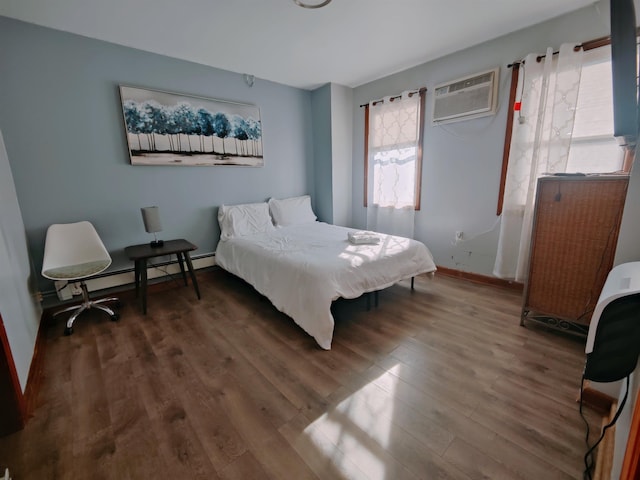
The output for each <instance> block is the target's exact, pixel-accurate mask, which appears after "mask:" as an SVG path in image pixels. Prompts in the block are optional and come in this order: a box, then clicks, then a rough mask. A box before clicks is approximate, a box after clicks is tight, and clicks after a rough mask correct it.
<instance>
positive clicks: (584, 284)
mask: <svg viewBox="0 0 640 480" xmlns="http://www.w3.org/2000/svg"><path fill="white" fill-rule="evenodd" d="M627 185H628V177H626V176H613V177H612V176H597V177H593V176H588V177H542V178H540V179H539V180H538V190H537V195H536V206H535V213H534V221H533V232H532V238H531V256H530V262H529V277H528V280H527V283H526V286H525V295H524V306H523V318H525V317H528V318H531V317H532V316H533V315H538V316H548V317H553V318H555V319H558V320H564V321H569V322H572V323H575V324H579V325H588V324H589V320H590V318H591V313H592V312H593V309H594V308H595V305H596V302H597V300H598V296H599V295H600V291H601V290H602V286H603V285H604V282H605V280H606V278H607V274H608V273H609V271H610V270H611V267H612V265H613V258H614V254H615V249H616V244H617V241H618V231H619V228H620V221H621V218H622V210H623V207H624V202H625V198H626V192H627Z"/></svg>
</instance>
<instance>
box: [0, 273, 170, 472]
mask: <svg viewBox="0 0 640 480" xmlns="http://www.w3.org/2000/svg"><path fill="white" fill-rule="evenodd" d="M148 266H149V267H151V268H155V269H157V270H160V271H161V272H162V273H164V274H165V275H166V276H168V277H169V278H170V279H171V280H173V281H174V282H175V284H176V285H180V282H179V281H178V279H177V278H176V277H175V276H174V275H172V274H171V273H170V272H169V270H168V269H167V266H166V265H160V264H154V263H151V262H149V264H148ZM0 480H1V479H0Z"/></svg>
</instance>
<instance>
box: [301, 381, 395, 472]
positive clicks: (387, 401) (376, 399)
mask: <svg viewBox="0 0 640 480" xmlns="http://www.w3.org/2000/svg"><path fill="white" fill-rule="evenodd" d="M394 378H396V382H397V381H398V379H397V377H394ZM391 381H393V380H391ZM387 387H390V388H392V385H390V384H389V383H387ZM389 391H390V392H391V390H389ZM394 403H395V402H394V400H393V396H392V395H389V394H388V393H387V394H385V392H383V391H381V390H380V388H378V387H377V386H375V385H374V384H373V382H371V383H369V384H368V385H366V386H364V387H363V388H361V389H360V390H358V391H357V392H355V393H353V394H352V395H350V396H349V397H347V398H346V399H344V400H343V401H341V402H340V403H339V404H338V405H337V406H336V407H335V408H333V409H332V410H331V411H329V412H328V413H325V414H324V415H322V416H321V417H320V418H318V419H317V420H316V421H314V422H313V423H311V424H310V425H309V426H308V427H307V428H305V430H304V433H305V434H306V435H308V436H309V438H310V439H311V440H312V441H313V443H314V444H315V445H316V446H317V447H318V449H319V450H320V451H322V452H323V453H324V454H325V455H326V456H327V457H328V458H330V460H331V462H332V463H333V465H334V466H335V467H336V468H337V469H338V470H340V472H341V473H342V474H343V475H344V476H345V477H346V478H350V479H352V478H353V479H356V478H357V479H360V478H363V479H364V478H366V479H371V480H385V479H386V478H388V471H387V462H388V461H389V460H390V457H389V454H388V452H386V449H387V448H388V447H389V442H390V435H391V429H392V428H393V420H392V419H393V415H394V409H395V405H394Z"/></svg>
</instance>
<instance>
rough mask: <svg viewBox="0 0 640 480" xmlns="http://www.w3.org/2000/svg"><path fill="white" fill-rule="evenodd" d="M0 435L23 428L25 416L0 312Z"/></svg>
mask: <svg viewBox="0 0 640 480" xmlns="http://www.w3.org/2000/svg"><path fill="white" fill-rule="evenodd" d="M0 392H2V394H0V411H2V415H0V437H3V436H5V435H9V434H10V433H14V432H17V431H18V430H21V429H22V428H24V424H25V421H26V418H27V405H26V402H25V398H24V395H23V393H22V388H21V387H20V380H19V379H18V372H17V370H16V365H15V363H14V361H13V355H12V354H11V347H10V345H9V339H8V338H7V332H6V330H5V329H4V322H3V321H2V315H1V314H0Z"/></svg>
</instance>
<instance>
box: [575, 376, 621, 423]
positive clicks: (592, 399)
mask: <svg viewBox="0 0 640 480" xmlns="http://www.w3.org/2000/svg"><path fill="white" fill-rule="evenodd" d="M576 401H578V402H579V401H580V396H578V398H577V399H576ZM616 402H617V400H616V399H615V398H613V397H611V396H609V395H607V394H606V393H603V392H601V391H600V390H596V389H595V388H593V387H592V386H590V385H589V382H588V381H586V382H585V383H584V388H583V389H582V405H584V406H586V407H589V408H591V409H592V410H595V411H596V412H597V413H598V414H600V415H603V416H605V415H609V412H610V411H611V406H612V405H613V404H615V403H616Z"/></svg>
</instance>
